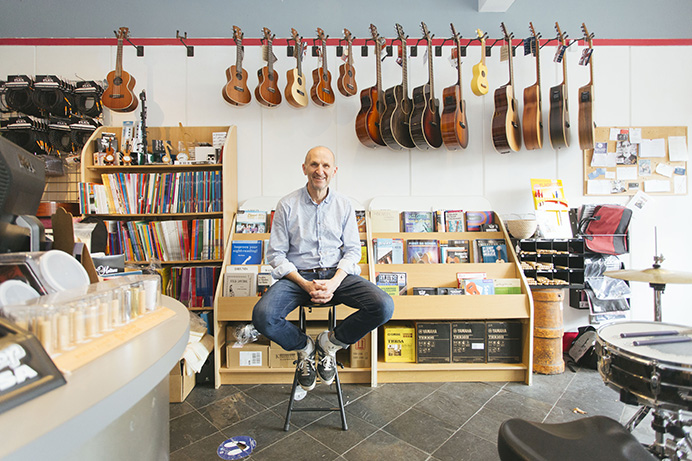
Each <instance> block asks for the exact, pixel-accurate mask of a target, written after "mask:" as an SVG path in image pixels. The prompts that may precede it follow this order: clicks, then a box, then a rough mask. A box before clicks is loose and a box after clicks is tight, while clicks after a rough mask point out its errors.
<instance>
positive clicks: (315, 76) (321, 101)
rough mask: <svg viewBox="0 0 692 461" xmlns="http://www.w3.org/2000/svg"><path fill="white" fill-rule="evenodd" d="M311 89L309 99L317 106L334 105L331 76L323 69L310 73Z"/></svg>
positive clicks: (319, 68)
mask: <svg viewBox="0 0 692 461" xmlns="http://www.w3.org/2000/svg"><path fill="white" fill-rule="evenodd" d="M312 81H313V82H314V83H313V84H312V88H310V98H311V99H312V101H313V102H314V103H315V104H317V105H318V106H329V105H331V104H334V91H332V74H331V72H329V71H328V70H327V71H325V69H324V67H318V68H317V69H315V70H313V71H312Z"/></svg>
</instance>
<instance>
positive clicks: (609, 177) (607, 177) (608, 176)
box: [605, 171, 615, 179]
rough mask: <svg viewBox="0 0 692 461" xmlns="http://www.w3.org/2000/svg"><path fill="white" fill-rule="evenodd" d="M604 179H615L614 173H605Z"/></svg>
mask: <svg viewBox="0 0 692 461" xmlns="http://www.w3.org/2000/svg"><path fill="white" fill-rule="evenodd" d="M605 178H606V179H615V172H614V171H606V172H605Z"/></svg>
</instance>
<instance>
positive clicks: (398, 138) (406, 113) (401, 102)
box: [380, 85, 416, 150]
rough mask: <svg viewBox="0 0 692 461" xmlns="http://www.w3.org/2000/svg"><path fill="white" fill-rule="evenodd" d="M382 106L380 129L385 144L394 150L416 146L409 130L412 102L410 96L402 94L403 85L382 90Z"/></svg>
mask: <svg viewBox="0 0 692 461" xmlns="http://www.w3.org/2000/svg"><path fill="white" fill-rule="evenodd" d="M384 106H385V109H384V113H383V114H382V121H381V123H380V131H381V133H382V139H383V140H384V142H385V144H387V146H389V147H391V148H392V149H395V150H399V149H402V148H406V149H411V148H413V147H416V145H415V144H414V143H413V140H412V139H411V132H410V130H409V119H410V118H411V110H412V109H413V107H412V106H413V104H412V103H411V99H410V98H406V97H405V96H404V87H403V85H396V86H393V87H392V88H389V89H388V90H387V91H385V92H384Z"/></svg>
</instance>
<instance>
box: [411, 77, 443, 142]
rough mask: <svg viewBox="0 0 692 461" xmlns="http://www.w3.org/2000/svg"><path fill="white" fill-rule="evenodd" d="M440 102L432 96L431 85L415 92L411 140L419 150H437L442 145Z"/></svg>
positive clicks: (421, 87)
mask: <svg viewBox="0 0 692 461" xmlns="http://www.w3.org/2000/svg"><path fill="white" fill-rule="evenodd" d="M439 107H440V106H439V102H438V101H437V99H435V98H432V97H431V95H430V84H429V83H426V84H425V85H422V86H419V87H418V88H416V89H414V90H413V110H412V111H411V120H410V122H409V128H410V130H411V139H413V143H414V144H415V145H416V147H418V148H419V149H429V148H431V147H432V148H434V149H437V148H438V147H440V146H441V145H442V133H441V132H440V111H439Z"/></svg>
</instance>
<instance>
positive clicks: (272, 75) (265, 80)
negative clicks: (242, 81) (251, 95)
mask: <svg viewBox="0 0 692 461" xmlns="http://www.w3.org/2000/svg"><path fill="white" fill-rule="evenodd" d="M257 77H258V78H259V85H257V88H255V98H256V99H257V102H259V103H260V104H262V105H263V106H267V107H274V106H278V105H279V104H281V91H279V87H278V83H279V74H278V73H277V72H276V71H275V70H273V69H272V70H271V72H270V71H269V67H268V66H264V67H263V68H261V69H260V70H258V71H257Z"/></svg>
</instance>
